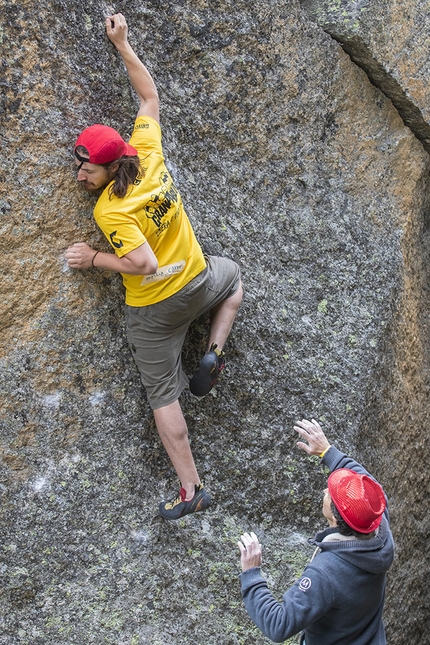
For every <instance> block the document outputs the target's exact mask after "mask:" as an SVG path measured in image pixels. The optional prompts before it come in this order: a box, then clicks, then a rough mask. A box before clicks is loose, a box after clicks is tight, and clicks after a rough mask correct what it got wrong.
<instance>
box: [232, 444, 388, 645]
mask: <svg viewBox="0 0 430 645" xmlns="http://www.w3.org/2000/svg"><path fill="white" fill-rule="evenodd" d="M322 461H323V463H325V465H326V466H328V467H329V468H330V470H331V471H333V470H337V469H338V468H349V469H350V470H354V471H356V472H358V473H365V474H367V475H369V473H368V472H367V471H366V470H365V469H364V468H363V467H362V466H361V465H360V464H358V463H357V462H356V461H354V460H353V459H351V458H349V457H347V456H346V455H345V454H343V453H342V452H340V451H339V450H337V448H335V447H334V446H331V448H330V449H329V450H328V452H327V453H326V454H325V456H324V457H323V460H322ZM337 538H340V536H339V534H338V533H337V529H336V528H329V529H326V530H325V531H321V532H320V533H317V535H316V536H315V539H314V540H313V543H314V544H315V546H316V547H317V552H316V555H315V556H314V558H313V559H312V561H311V562H310V563H309V565H308V566H307V567H306V568H305V570H304V572H303V574H302V576H301V577H300V579H299V580H297V581H296V582H295V583H294V585H293V586H292V587H290V589H288V591H287V592H286V593H285V594H284V596H283V600H282V602H278V601H277V600H275V599H274V597H273V596H272V593H271V592H270V591H269V589H268V587H267V583H266V581H265V579H264V578H263V577H262V575H261V572H260V568H259V567H254V568H252V569H248V570H247V571H245V572H244V573H242V574H241V583H242V597H243V600H244V603H245V607H246V610H247V612H248V614H249V615H250V617H251V618H252V620H253V621H254V623H255V624H256V625H257V627H259V628H260V629H261V631H262V632H263V634H265V636H267V637H268V638H270V639H271V640H272V641H274V642H275V643H281V642H283V641H285V640H286V639H287V638H290V637H291V636H293V635H294V634H298V633H299V632H300V631H302V630H303V636H302V638H304V640H305V642H306V645H385V644H386V638H385V631H384V626H383V622H382V610H383V606H384V596H385V578H386V572H387V570H388V568H389V566H390V565H391V563H392V561H393V555H394V543H393V538H392V535H391V531H390V525H389V520H388V509H386V510H385V512H384V516H383V518H382V522H381V524H380V526H379V529H378V531H377V534H376V535H375V536H374V537H371V538H369V539H363V540H362V539H356V538H351V539H348V538H346V539H345V538H341V539H337ZM302 642H303V641H302Z"/></svg>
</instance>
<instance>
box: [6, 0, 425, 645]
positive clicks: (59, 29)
mask: <svg viewBox="0 0 430 645" xmlns="http://www.w3.org/2000/svg"><path fill="white" fill-rule="evenodd" d="M303 4H307V5H309V3H303ZM314 5H315V3H314ZM319 5H320V6H321V7H323V6H324V5H323V3H319ZM366 8H367V11H368V13H369V11H370V9H372V11H371V14H372V16H373V23H372V24H374V23H375V24H384V28H385V29H386V30H387V33H389V34H391V36H390V37H391V38H392V40H393V42H394V43H395V47H396V48H397V49H396V51H398V54H397V59H400V58H401V55H403V56H406V54H407V52H406V53H405V51H404V50H405V48H406V46H405V45H404V42H405V41H406V40H407V39H405V38H404V37H400V36H398V38H396V33H397V32H396V29H395V25H394V23H393V24H391V23H390V22H389V20H388V17H387V16H389V15H391V14H387V7H386V5H385V4H384V3H382V4H381V5H378V6H376V4H375V5H372V6H370V3H368V5H366ZM415 8H416V4H414V6H412V5H411V7H410V10H409V14H408V15H409V16H410V19H411V20H410V22H411V24H412V22H413V20H412V18H413V16H414V15H415V14H414V11H415ZM115 10H118V11H122V12H123V13H124V14H125V15H126V17H127V19H128V21H129V24H130V39H131V41H132V43H133V45H134V46H135V48H136V51H137V52H138V53H139V54H140V55H141V56H142V58H143V60H144V61H145V63H146V64H147V65H148V67H149V69H150V70H151V72H152V73H153V75H154V78H155V80H156V83H157V86H158V88H159V92H160V97H161V103H162V115H161V123H162V129H163V135H164V148H165V152H166V155H167V157H168V159H169V164H170V168H171V170H172V174H173V176H174V178H175V181H176V183H177V185H178V187H179V188H180V190H181V193H182V196H183V199H184V202H185V205H186V208H187V212H188V214H189V216H190V218H191V220H192V222H193V225H194V227H195V230H196V232H197V235H198V237H199V239H200V241H201V243H202V245H203V247H204V248H205V249H206V250H207V251H209V252H214V253H220V254H224V255H228V256H230V257H232V258H234V259H235V260H236V261H237V262H238V263H239V264H240V266H241V268H242V273H243V281H244V288H245V297H244V302H243V306H242V308H241V310H240V312H239V315H238V318H237V322H236V324H235V327H234V330H233V333H232V335H231V337H230V339H229V342H228V346H227V349H228V352H229V354H228V356H229V362H228V368H227V370H226V374H225V376H224V377H223V378H222V380H221V382H220V384H219V386H218V387H217V388H216V390H215V391H214V392H213V394H211V395H208V396H207V397H205V399H204V400H202V401H200V400H196V399H194V398H193V397H192V396H191V395H189V394H188V393H184V395H183V397H182V403H183V408H184V410H185V413H186V417H187V420H188V422H189V429H190V437H191V441H192V448H193V451H194V454H195V457H196V461H197V464H198V468H199V471H200V472H201V474H202V475H203V476H204V478H205V481H206V483H207V485H208V487H209V488H210V490H211V493H212V495H213V497H214V502H215V503H214V506H213V507H212V508H211V510H210V511H209V512H208V513H206V514H204V515H200V516H194V517H187V518H185V519H184V520H182V521H180V522H178V523H167V522H165V521H162V520H161V519H160V518H158V517H157V514H156V510H157V504H158V501H160V500H161V499H163V498H165V496H166V495H167V496H169V495H171V494H172V493H174V492H175V491H176V488H177V482H176V480H175V477H174V473H173V472H172V469H171V466H170V464H169V462H168V459H167V457H166V455H165V454H164V451H163V449H162V447H161V445H160V442H159V440H158V436H157V433H156V430H155V427H154V424H153V421H152V418H151V413H150V410H149V407H148V405H147V402H146V398H145V394H144V392H143V390H142V388H141V385H140V382H139V377H138V374H137V371H136V368H135V367H134V365H133V363H132V360H131V357H130V355H129V350H128V347H127V342H126V338H125V333H124V322H123V312H122V308H123V289H122V285H121V281H120V279H119V277H118V276H115V275H112V274H109V273H104V272H99V271H97V270H90V271H87V272H73V271H70V270H68V269H67V267H66V264H65V262H64V259H63V253H64V250H65V248H67V246H69V245H70V244H71V243H73V242H75V241H79V240H84V241H88V242H89V243H90V244H93V245H94V246H96V248H100V249H102V248H103V249H104V248H105V245H104V241H103V240H102V238H101V235H100V233H99V231H98V230H97V228H96V226H95V223H94V222H93V219H92V208H93V201H92V198H91V197H89V196H86V195H82V194H81V192H79V191H78V188H77V186H76V181H75V172H74V161H73V156H72V148H73V143H74V140H75V138H76V135H77V134H78V133H79V132H80V130H81V129H82V128H83V127H85V126H86V125H89V124H91V123H94V122H104V123H106V124H108V125H111V126H113V127H116V128H117V129H118V130H119V131H120V132H121V133H122V134H123V135H124V136H127V135H128V134H129V133H130V131H131V127H132V122H133V118H134V115H135V112H136V102H135V98H134V96H133V94H132V91H131V90H130V87H129V84H128V81H127V79H126V77H125V74H124V69H123V66H122V63H121V61H120V60H119V59H118V56H117V55H116V54H115V52H114V51H113V48H112V46H111V44H110V43H109V42H108V40H107V39H106V37H105V36H104V15H105V14H106V11H108V7H107V6H106V5H105V4H104V3H102V2H96V1H95V2H90V3H80V2H77V3H73V5H71V4H70V3H68V2H66V1H65V0H64V1H61V2H50V3H48V4H47V5H44V6H43V7H41V6H39V5H36V4H35V3H33V2H29V1H24V2H21V3H20V4H14V3H12V2H11V3H9V4H8V5H6V6H5V8H4V11H3V13H2V17H1V21H2V31H1V34H2V65H3V68H2V71H3V76H4V79H5V80H4V86H3V89H4V91H3V94H2V103H1V110H2V112H1V114H2V137H3V141H4V149H5V150H6V151H7V155H6V156H5V157H4V164H3V170H2V176H1V182H0V186H1V190H2V194H1V197H0V200H1V201H0V226H1V237H0V239H1V243H2V253H1V255H0V262H1V271H2V278H3V280H2V299H1V303H0V307H1V318H0V320H1V334H2V335H1V338H2V343H1V371H0V373H1V379H2V383H1V385H2V387H1V397H2V403H1V408H2V421H1V439H0V441H1V443H0V451H1V457H2V466H1V479H0V494H1V501H2V506H1V516H0V521H1V525H0V530H1V543H2V558H1V563H0V571H1V576H2V584H1V586H0V589H1V591H0V604H1V608H2V611H0V616H1V618H0V625H1V629H0V644H1V645H3V644H7V645H15V644H17V643H19V644H26V643H28V644H30V643H31V645H39V644H40V645H41V644H45V643H53V644H54V643H55V644H56V645H58V644H60V643H61V644H63V643H64V644H67V645H69V644H72V643H79V644H81V643H85V644H86V645H87V644H88V645H91V644H93V643H94V644H96V643H97V645H98V644H99V643H101V642H104V643H110V644H112V645H114V644H115V645H119V644H123V643H124V644H127V645H138V644H142V643H150V644H151V645H152V644H154V645H156V644H163V645H179V644H181V645H182V644H184V643H192V644H195V645H201V644H202V643H206V644H208V645H209V644H212V643H218V644H219V643H222V644H226V645H230V644H235V643H240V644H242V645H247V644H251V643H252V644H253V645H255V644H258V643H264V642H267V639H265V638H264V637H263V636H262V635H261V634H260V633H259V632H258V630H257V629H256V628H254V627H253V625H252V624H251V622H250V620H249V618H248V617H247V615H246V613H245V611H244V609H243V607H242V605H241V600H240V593H239V584H238V581H237V579H236V575H237V573H238V572H239V567H238V550H237V546H236V540H237V538H238V537H239V535H240V533H241V532H242V531H243V530H255V531H256V532H257V534H258V535H259V537H260V538H261V540H262V541H263V543H264V558H265V567H264V570H265V572H266V573H267V575H268V576H269V580H270V584H271V587H272V588H273V589H274V590H275V591H276V595H277V597H278V598H281V595H282V592H283V591H284V590H285V589H286V588H287V586H288V585H289V584H290V583H291V582H292V581H293V580H294V579H295V577H296V576H297V575H298V574H299V573H300V571H301V570H302V568H303V566H304V565H305V563H306V562H307V561H308V559H309V558H310V556H311V549H310V548H309V547H308V545H307V542H306V538H307V537H308V536H310V535H312V534H313V533H314V532H315V530H316V529H317V528H319V527H320V526H322V525H323V522H322V518H321V511H320V508H321V495H322V490H323V488H324V485H325V475H324V473H323V472H321V471H320V469H319V466H318V464H316V463H315V462H314V461H313V460H311V459H309V458H308V457H306V455H304V454H302V453H299V452H298V450H297V449H296V448H295V437H294V436H293V431H292V426H293V423H294V421H295V420H297V419H298V418H302V417H303V416H306V417H311V416H313V417H315V418H318V419H320V420H321V422H322V424H323V426H324V428H325V429H326V431H327V434H328V436H329V437H330V439H331V440H332V441H333V442H336V444H337V445H338V446H339V447H340V448H341V449H343V450H345V451H349V452H350V453H351V454H353V455H354V456H356V457H357V458H358V459H360V460H362V461H363V462H364V463H365V464H366V465H367V466H368V467H369V468H371V469H372V471H373V472H374V473H375V475H376V476H377V477H378V478H379V479H380V480H381V482H382V483H383V484H384V486H385V488H386V490H387V492H388V495H389V501H390V506H391V516H392V523H393V531H394V534H395V537H396V542H397V554H396V560H395V563H394V565H393V567H392V569H391V572H390V576H389V589H388V596H387V604H386V612H385V620H386V624H387V633H388V640H389V642H391V643H396V645H403V643H405V645H406V643H408V644H409V643H410V642H411V641H413V642H414V643H418V644H421V643H422V644H423V645H424V643H426V639H427V633H426V607H427V606H428V599H427V596H426V591H425V588H426V587H425V584H424V575H425V574H424V571H425V566H426V562H425V555H424V553H423V548H422V546H423V544H424V542H425V540H426V539H427V538H428V528H427V527H428V523H427V521H426V503H425V493H426V491H427V490H428V476H427V475H426V473H425V472H423V468H421V467H420V466H419V464H420V460H419V459H417V457H419V456H421V455H422V454H425V451H426V449H427V448H426V444H425V441H426V439H425V428H426V422H427V420H428V416H429V414H428V413H429V404H428V391H429V378H428V375H429V341H428V338H429V334H428V330H429V317H428V316H429V314H428V301H429V300H428V294H429V284H428V268H427V267H428V252H429V244H428V228H429V220H428V199H429V198H428V195H429V191H428V173H429V158H428V154H427V153H426V151H425V149H424V146H425V140H424V139H425V138H426V137H425V136H424V137H421V140H419V139H418V134H417V132H416V131H415V130H414V132H412V130H411V128H409V127H407V126H406V125H405V121H404V118H402V115H401V114H400V111H399V110H398V109H397V108H396V107H394V106H393V103H392V102H391V100H390V98H388V97H387V93H384V91H381V90H380V89H379V88H378V87H376V86H375V84H374V79H371V80H372V82H370V81H369V77H368V75H367V74H366V72H365V71H364V70H363V69H360V68H359V67H358V66H357V65H356V64H355V62H354V61H352V60H351V58H350V56H349V55H348V53H347V52H346V48H345V47H344V48H342V47H341V46H340V44H339V43H338V42H337V40H339V38H337V35H336V38H337V40H335V39H333V38H332V37H331V36H330V35H329V34H327V33H326V32H325V31H324V29H322V28H321V26H320V25H319V24H317V22H316V20H315V15H311V14H310V13H309V10H310V7H309V6H306V7H302V6H301V4H300V3H299V2H296V1H288V2H279V3H269V4H268V3H260V2H255V3H252V5H251V4H250V3H247V2H237V3H235V4H234V5H232V4H230V3H228V2H224V1H223V0H220V1H219V2H212V3H206V2H204V1H201V0H195V2H193V3H191V2H180V3H173V2H169V0H168V1H167V2H165V3H163V4H161V3H159V2H157V1H156V0H154V1H153V2H146V3H143V4H142V3H138V2H135V1H134V0H132V1H131V2H128V3H127V4H126V5H116V6H115ZM363 13H364V12H363ZM366 15H368V14H366ZM405 15H406V13H405ZM378 20H379V23H378ZM369 24H370V23H368V22H367V23H366V22H364V23H360V25H361V26H359V27H357V28H356V30H358V31H359V32H360V35H361V37H362V38H363V40H365V41H366V43H367V45H366V46H368V43H369V42H374V41H375V40H376V36H375V32H373V31H372V30H371V29H370V27H368V25H369ZM390 24H391V31H390V29H389V27H390ZM408 24H409V23H408V20H406V18H405V25H406V27H407V26H408ZM406 27H405V29H406ZM324 28H325V27H324ZM411 34H412V35H411V38H412V39H413V38H415V36H413V32H412V26H411ZM402 43H403V44H402ZM384 51H385V52H387V49H385V50H383V49H382V48H381V49H380V50H378V51H376V50H375V51H373V50H372V56H374V57H375V59H376V60H377V61H378V64H380V65H381V66H382V67H384V68H385V69H386V72H387V75H388V76H390V75H391V76H392V78H393V79H394V80H395V82H396V83H397V84H398V85H399V86H401V87H402V91H403V92H404V94H405V95H408V96H409V98H410V100H411V101H413V102H414V105H415V106H417V109H419V110H420V113H421V115H423V119H424V120H426V119H427V117H426V116H425V110H424V105H425V101H424V98H425V96H426V94H425V93H426V92H427V91H428V90H427V87H426V85H425V82H424V81H425V74H424V71H422V75H421V76H420V75H419V74H418V75H415V76H414V78H415V79H416V80H415V86H414V87H415V93H414V92H413V91H412V85H411V83H410V79H409V75H408V74H407V70H406V71H405V69H404V68H402V69H401V66H400V65H399V67H398V69H397V68H396V67H395V65H394V63H393V60H391V59H390V60H388V59H387V57H385V56H384V55H383V54H384ZM410 52H411V53H410V54H409V58H410V61H411V63H410V65H416V66H418V67H419V69H421V70H424V69H425V64H424V63H423V62H422V61H423V60H424V58H425V48H424V46H422V47H421V48H420V49H419V52H418V54H417V60H415V59H414V54H413V48H412V49H410ZM362 67H364V66H362ZM367 71H368V70H367ZM408 82H409V84H408ZM420 83H421V86H420ZM420 97H421V103H420V101H419V98H420ZM409 125H410V124H409ZM411 127H412V126H411ZM205 330H206V321H204V320H201V321H197V322H196V324H194V325H193V326H192V329H191V330H190V335H189V339H188V341H187V344H186V346H185V348H184V356H183V360H184V366H185V368H186V371H187V372H188V373H189V374H191V373H192V372H193V370H194V369H195V366H196V364H197V361H198V359H199V356H200V354H201V352H202V351H203V348H204V344H205ZM417 465H418V467H417ZM411 509H412V512H411ZM417 589H418V590H419V592H418V593H417ZM292 642H297V639H295V640H293V641H292Z"/></svg>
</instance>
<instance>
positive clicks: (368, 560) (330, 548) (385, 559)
mask: <svg viewBox="0 0 430 645" xmlns="http://www.w3.org/2000/svg"><path fill="white" fill-rule="evenodd" d="M334 533H337V529H336V528H329V529H326V530H325V531H321V532H320V533H317V535H316V536H315V539H314V540H313V543H314V544H315V545H316V546H317V547H318V548H319V549H320V551H321V552H330V553H332V554H333V555H336V556H337V557H339V558H341V559H342V560H345V562H348V563H349V564H352V565H353V566H355V567H357V568H358V569H362V570H363V571H368V572H369V573H385V572H386V571H387V570H388V568H389V566H390V565H391V563H392V561H393V557H394V542H393V536H392V535H391V531H390V529H389V525H388V520H387V518H386V516H385V515H384V517H383V518H382V522H381V524H380V526H379V531H378V534H377V535H375V537H373V538H369V539H364V540H360V539H358V538H351V539H350V540H348V539H346V540H345V539H343V540H339V541H330V540H325V541H324V538H326V537H327V536H330V535H331V534H334Z"/></svg>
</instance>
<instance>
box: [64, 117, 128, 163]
mask: <svg viewBox="0 0 430 645" xmlns="http://www.w3.org/2000/svg"><path fill="white" fill-rule="evenodd" d="M78 146H84V148H86V149H87V150H88V152H89V154H90V157H89V159H88V161H89V163H95V164H99V165H102V164H105V163H110V162H111V161H116V160H117V159H120V158H121V157H126V156H128V157H136V156H137V150H136V149H135V148H133V146H131V145H130V144H129V143H126V142H125V141H124V139H123V138H122V137H121V135H120V134H119V132H117V131H116V130H114V129H113V128H110V127H109V126H107V125H99V124H96V125H90V127H89V128H86V129H85V130H84V131H83V132H81V134H80V135H79V137H78V138H77V141H76V143H75V154H76V148H77V147H78ZM78 159H79V160H80V161H82V159H83V158H82V157H81V156H79V157H78Z"/></svg>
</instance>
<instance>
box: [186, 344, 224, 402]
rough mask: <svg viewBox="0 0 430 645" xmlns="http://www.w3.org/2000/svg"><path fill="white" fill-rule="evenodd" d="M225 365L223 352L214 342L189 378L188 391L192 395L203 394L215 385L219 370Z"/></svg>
mask: <svg viewBox="0 0 430 645" xmlns="http://www.w3.org/2000/svg"><path fill="white" fill-rule="evenodd" d="M224 367H225V354H224V352H222V351H221V350H220V349H218V347H217V346H216V344H215V343H212V345H211V348H210V350H209V352H208V353H207V354H205V355H204V356H203V358H202V360H201V361H200V365H199V369H198V370H197V372H196V373H195V374H194V376H193V377H192V378H191V379H190V392H191V394H194V396H204V395H205V394H207V393H208V392H210V391H211V389H212V388H213V386H214V385H215V381H216V380H217V378H218V376H219V374H220V372H222V370H223V369H224Z"/></svg>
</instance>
